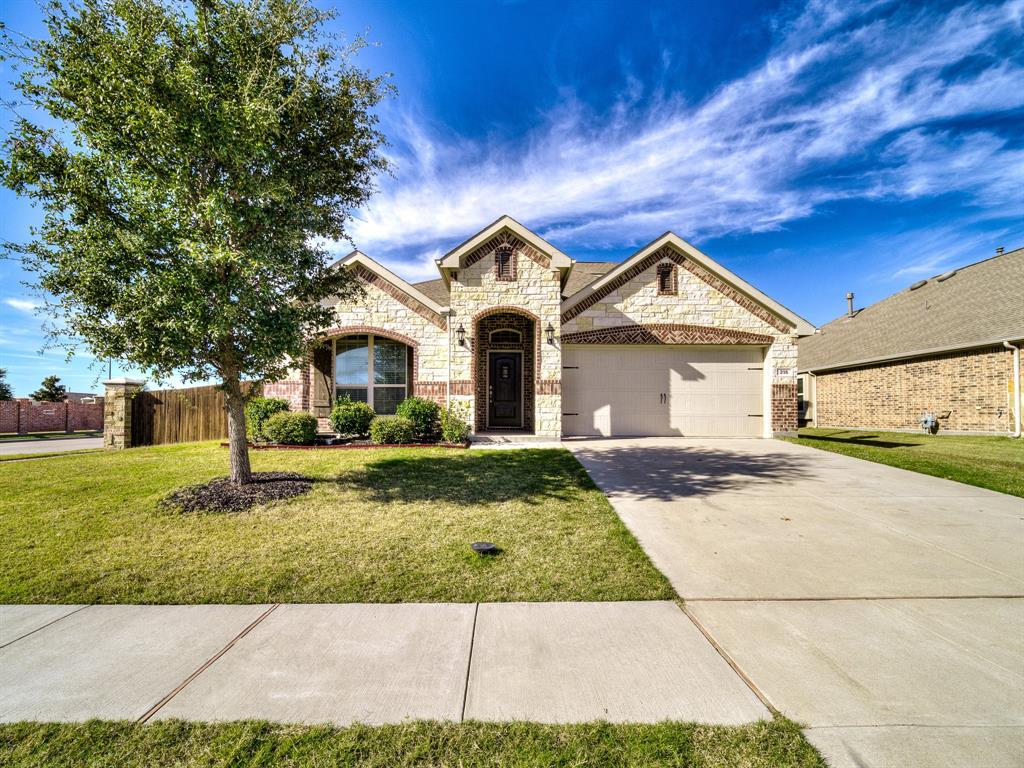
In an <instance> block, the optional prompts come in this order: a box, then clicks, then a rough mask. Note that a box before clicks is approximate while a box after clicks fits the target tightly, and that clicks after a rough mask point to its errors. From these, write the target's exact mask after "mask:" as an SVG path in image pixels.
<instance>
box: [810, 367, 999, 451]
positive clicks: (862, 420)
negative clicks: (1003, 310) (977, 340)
mask: <svg viewBox="0 0 1024 768" xmlns="http://www.w3.org/2000/svg"><path fill="white" fill-rule="evenodd" d="M1012 389H1013V353H1012V352H1011V351H1010V350H1008V349H1005V348H1003V347H986V348H983V349H975V350H968V351H964V352H952V353H948V354H943V355H932V356H930V357H922V358H917V359H915V360H903V361H897V362H892V363H883V364H879V365H872V366H866V367H863V368H854V369H850V370H844V371H836V372H829V373H820V374H818V375H817V376H816V377H815V403H814V409H815V411H814V413H815V416H816V417H817V422H816V423H817V426H819V427H852V428H863V429H894V430H906V429H912V430H917V429H920V428H921V426H920V424H918V422H917V420H918V418H920V417H921V415H922V414H923V413H924V412H925V411H931V412H932V413H935V414H938V415H939V416H942V414H944V413H946V412H947V411H948V412H949V416H948V417H947V418H940V419H939V428H940V429H948V430H953V431H958V432H988V433H1005V432H1008V431H1010V430H1011V429H1012V427H1013V421H1012V418H1011V416H1010V414H1011V411H1012V400H1013V398H1012V394H1011V393H1012Z"/></svg>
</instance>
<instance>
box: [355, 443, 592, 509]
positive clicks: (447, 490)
mask: <svg viewBox="0 0 1024 768" xmlns="http://www.w3.org/2000/svg"><path fill="white" fill-rule="evenodd" d="M336 482H338V483H339V484H341V485H343V486H347V487H351V488H355V489H357V490H359V491H361V492H362V493H364V494H366V496H367V498H368V499H369V500H371V501H376V502H380V503H386V502H392V501H400V502H424V501H427V502H429V501H435V500H436V501H444V502H445V503H446V504H460V505H467V506H468V505H473V504H492V503H495V502H503V501H513V500H517V501H524V502H526V503H529V504H538V503H541V502H543V501H546V500H551V499H555V500H563V499H567V498H570V497H572V496H574V495H575V494H576V493H577V492H578V491H579V490H581V489H587V488H592V487H593V484H592V483H591V481H590V478H589V477H587V474H586V472H585V471H584V470H583V468H582V467H580V465H579V464H578V463H577V462H576V460H575V459H573V458H572V456H571V455H569V454H568V453H566V452H564V451H553V450H550V449H547V450H545V449H517V450H508V451H461V452H459V453H453V454H451V455H449V456H408V457H402V458H385V459H381V460H377V461H371V462H369V463H368V464H366V465H365V466H364V467H361V468H360V469H357V470H352V471H350V472H345V473H343V474H341V475H339V476H338V477H337V480H336Z"/></svg>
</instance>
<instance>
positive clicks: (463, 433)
mask: <svg viewBox="0 0 1024 768" xmlns="http://www.w3.org/2000/svg"><path fill="white" fill-rule="evenodd" d="M468 416H469V407H468V406H467V405H466V404H465V403H460V402H454V403H449V404H448V407H447V408H442V409H441V439H442V440H444V441H445V442H446V443H464V442H466V440H468V439H469V421H468V420H467V419H468Z"/></svg>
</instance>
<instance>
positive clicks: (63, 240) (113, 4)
mask: <svg viewBox="0 0 1024 768" xmlns="http://www.w3.org/2000/svg"><path fill="white" fill-rule="evenodd" d="M44 12H45V21H46V27H47V31H48V35H47V36H46V37H45V38H42V39H38V40H24V39H20V38H15V37H14V36H13V35H12V34H8V35H7V36H6V38H5V40H4V52H5V54H6V55H7V56H8V58H11V59H12V60H14V62H15V64H16V67H17V69H18V71H19V76H18V79H17V81H16V82H15V86H16V88H17V89H18V91H19V92H20V94H21V96H22V97H23V99H24V102H25V104H24V105H22V106H21V107H20V108H19V113H20V114H21V115H22V117H21V118H19V119H17V120H16V122H15V123H14V126H13V128H12V130H11V133H10V134H9V136H8V137H7V139H6V142H5V145H4V151H3V155H2V158H0V178H2V179H3V181H4V183H5V184H6V185H7V186H8V187H10V188H11V189H13V190H15V191H16V192H17V193H18V194H20V195H24V196H27V197H28V198H31V199H32V200H33V201H35V203H36V204H38V205H39V206H41V208H42V210H43V212H44V214H45V216H44V221H43V223H42V225H41V226H40V227H39V228H37V229H34V230H33V231H32V239H31V240H30V241H29V242H25V243H20V244H8V249H9V250H11V251H13V252H16V253H17V254H18V255H19V256H20V257H21V258H22V260H23V261H24V263H25V264H26V266H27V268H28V269H29V270H31V271H33V272H34V273H35V275H36V276H37V278H38V287H39V288H41V289H43V290H45V291H47V292H49V293H50V294H51V295H52V296H53V297H54V298H53V300H52V302H51V304H52V305H53V306H52V309H51V311H52V312H54V314H55V315H56V317H57V319H58V320H59V327H60V328H61V333H63V334H66V335H67V337H70V338H72V339H74V340H75V341H76V342H84V344H85V345H86V346H87V347H88V348H89V350H90V351H91V352H92V354H93V355H95V356H96V357H97V358H99V359H105V358H119V359H123V360H127V361H129V362H132V363H135V364H136V365H137V366H138V367H140V368H141V369H143V370H144V371H146V372H147V373H148V374H149V375H151V376H153V377H154V378H157V379H163V378H166V377H168V376H170V375H171V374H172V373H175V374H177V375H179V376H181V377H182V378H183V379H184V380H185V381H199V380H206V379H211V378H213V379H216V380H218V381H219V382H220V386H221V387H222V388H223V390H224V393H225V396H226V401H227V409H228V424H229V430H228V431H229V441H230V446H231V449H230V454H231V478H232V480H233V481H234V482H236V483H246V482H249V481H250V480H251V472H250V469H249V456H248V451H247V447H246V430H245V413H244V405H245V401H246V399H247V395H246V392H245V390H244V389H243V387H242V382H243V380H245V379H265V380H274V379H279V378H281V377H282V376H284V375H285V372H286V369H287V366H288V363H289V360H296V359H303V358H304V357H305V356H306V355H307V354H308V353H309V350H310V347H311V345H312V344H314V343H315V342H316V336H317V331H318V329H320V328H322V327H325V326H327V325H328V324H329V322H330V318H331V313H330V310H329V309H328V308H326V307H325V306H322V300H323V299H324V298H326V297H328V296H332V295H338V296H342V297H350V296H351V295H353V293H354V292H356V291H357V290H358V288H357V287H356V285H355V283H354V282H353V280H352V278H351V277H347V276H346V274H345V272H344V271H343V270H336V269H332V268H331V267H330V260H329V254H328V252H327V250H326V249H325V247H324V246H323V245H322V243H323V242H324V241H326V240H337V239H348V238H347V235H346V223H347V222H348V221H350V217H351V215H352V212H353V211H354V210H355V209H357V208H358V207H359V206H361V205H362V204H364V203H365V202H366V200H367V199H368V197H369V195H370V194H371V192H372V191H373V180H374V177H375V175H376V174H377V173H379V172H381V171H383V170H386V168H387V162H386V160H385V158H384V157H383V156H382V154H381V150H382V147H383V145H384V137H383V136H382V134H381V133H380V131H379V130H378V128H377V120H376V117H375V116H374V114H373V112H372V110H373V108H374V106H375V105H377V104H378V103H379V101H380V100H381V99H382V98H383V97H384V96H385V95H387V94H388V92H389V91H390V86H389V85H388V83H387V82H386V81H385V79H384V78H382V77H374V76H371V75H369V74H367V73H366V72H364V71H362V70H360V69H358V68H356V67H355V65H354V64H353V63H352V60H353V56H354V55H355V54H356V52H357V51H358V50H359V48H360V47H361V46H362V45H363V43H362V41H361V40H357V41H356V42H355V43H353V44H349V45H342V44H340V43H339V42H338V41H337V39H336V38H335V37H334V36H333V35H331V34H329V32H328V31H327V30H326V28H325V24H326V23H327V22H328V21H329V20H330V19H331V18H332V14H331V13H328V12H324V11H320V10H318V9H316V8H314V7H313V6H312V5H311V4H310V3H309V2H307V1H306V0H198V1H197V2H194V3H189V2H185V0H171V1H170V2H157V1H156V0H78V1H77V2H73V3H72V4H71V5H61V4H58V3H56V2H53V3H51V4H49V5H47V6H45V8H44ZM37 117H38V118H43V119H46V122H45V123H44V122H42V120H41V119H37Z"/></svg>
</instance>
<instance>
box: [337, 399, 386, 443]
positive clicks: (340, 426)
mask: <svg viewBox="0 0 1024 768" xmlns="http://www.w3.org/2000/svg"><path fill="white" fill-rule="evenodd" d="M376 415H377V414H375V413H374V412H373V408H372V407H370V405H369V404H367V403H362V402H359V401H358V400H352V399H351V398H350V397H349V396H348V395H346V396H345V397H344V399H342V400H339V401H338V402H337V403H335V404H334V408H332V409H331V419H330V420H331V426H332V427H334V431H335V432H337V433H338V434H339V435H355V436H357V437H362V436H363V435H365V434H367V433H368V432H369V431H370V422H371V421H373V419H374V417H375V416H376Z"/></svg>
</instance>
